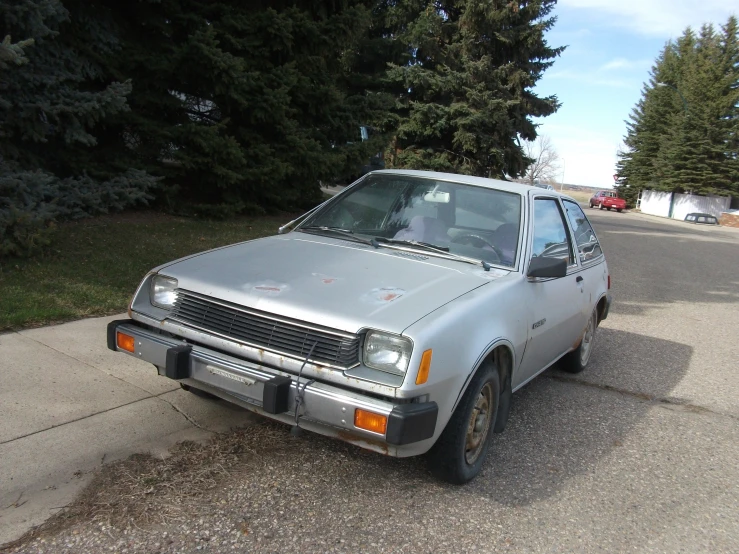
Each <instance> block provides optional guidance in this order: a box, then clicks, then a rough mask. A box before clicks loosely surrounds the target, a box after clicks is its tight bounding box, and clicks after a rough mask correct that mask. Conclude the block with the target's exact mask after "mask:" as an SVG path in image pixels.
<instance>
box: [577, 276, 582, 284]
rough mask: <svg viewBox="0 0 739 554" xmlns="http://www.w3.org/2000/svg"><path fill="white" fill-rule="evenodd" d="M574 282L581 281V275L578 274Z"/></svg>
mask: <svg viewBox="0 0 739 554" xmlns="http://www.w3.org/2000/svg"><path fill="white" fill-rule="evenodd" d="M575 282H576V283H582V275H578V276H577V279H575Z"/></svg>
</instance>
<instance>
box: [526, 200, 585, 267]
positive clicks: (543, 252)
mask: <svg viewBox="0 0 739 554" xmlns="http://www.w3.org/2000/svg"><path fill="white" fill-rule="evenodd" d="M533 255H534V256H545V257H547V258H564V259H566V260H567V262H568V264H569V265H572V264H574V263H575V262H574V256H573V254H572V245H571V244H570V238H569V236H568V233H567V225H566V224H565V222H564V219H563V216H562V211H561V210H560V209H559V203H558V202H557V201H556V200H555V199H554V198H537V199H535V200H534V252H533Z"/></svg>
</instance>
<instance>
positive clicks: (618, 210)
mask: <svg viewBox="0 0 739 554" xmlns="http://www.w3.org/2000/svg"><path fill="white" fill-rule="evenodd" d="M616 211H617V212H618V213H621V212H622V211H624V209H623V208H616Z"/></svg>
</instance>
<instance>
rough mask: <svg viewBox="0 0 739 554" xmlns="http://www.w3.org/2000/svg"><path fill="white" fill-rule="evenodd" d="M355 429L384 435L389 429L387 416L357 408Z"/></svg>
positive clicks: (355, 411)
mask: <svg viewBox="0 0 739 554" xmlns="http://www.w3.org/2000/svg"><path fill="white" fill-rule="evenodd" d="M354 427H358V428H359V429H364V430H365V431H372V432H373V433H379V434H381V435H384V434H385V430H386V429H387V416H384V415H380V414H376V413H374V412H368V411H367V410H362V409H361V408H357V409H356V410H354Z"/></svg>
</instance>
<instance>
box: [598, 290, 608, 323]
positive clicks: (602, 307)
mask: <svg viewBox="0 0 739 554" xmlns="http://www.w3.org/2000/svg"><path fill="white" fill-rule="evenodd" d="M606 303H607V299H606V297H605V296H604V297H603V298H601V299H600V300H599V301H598V306H597V310H598V323H599V324H600V322H601V321H603V314H604V313H605V312H606Z"/></svg>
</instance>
